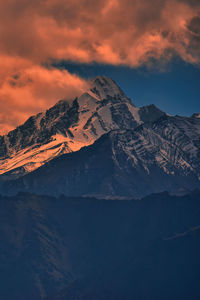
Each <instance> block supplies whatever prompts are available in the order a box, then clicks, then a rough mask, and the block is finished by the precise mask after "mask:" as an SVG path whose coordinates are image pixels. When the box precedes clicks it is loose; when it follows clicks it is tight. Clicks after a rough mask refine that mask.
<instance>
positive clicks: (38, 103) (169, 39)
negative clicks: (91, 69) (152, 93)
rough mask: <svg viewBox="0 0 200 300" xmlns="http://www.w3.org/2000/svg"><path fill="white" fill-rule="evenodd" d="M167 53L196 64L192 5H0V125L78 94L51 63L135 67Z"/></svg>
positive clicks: (99, 0)
mask: <svg viewBox="0 0 200 300" xmlns="http://www.w3.org/2000/svg"><path fill="white" fill-rule="evenodd" d="M174 54H176V55H179V56H180V57H181V58H182V59H183V60H185V61H187V62H190V63H199V62H200V3H199V0H154V1H153V2H152V1H146V0H96V1H93V0H68V1H66V0H34V1H28V0H18V1H16V0H7V1H4V0H0V111H1V112H0V124H1V132H5V131H7V130H8V129H11V128H13V127H14V126H16V125H17V124H19V123H21V122H22V121H24V120H25V118H26V117H28V116H29V115H30V114H32V113H35V112H38V111H40V110H41V109H45V108H46V107H49V106H50V105H51V104H53V103H55V102H56V100H57V99H59V98H63V97H66V98H68V97H72V96H73V95H75V94H77V93H79V92H80V91H81V90H82V89H83V87H85V85H86V82H85V81H84V80H83V79H81V78H78V77H77V76H75V75H73V74H69V72H67V71H58V70H56V69H52V68H47V67H44V66H48V65H49V66H50V63H51V61H52V59H54V60H58V61H59V60H71V61H74V62H84V63H91V62H93V61H95V62H98V63H107V64H113V65H120V64H124V65H128V66H131V67H138V66H140V65H141V64H145V63H148V62H149V61H150V60H151V59H152V58H154V59H157V60H160V59H161V58H162V60H166V61H167V60H169V59H170V58H171V57H172V56H173V55H174Z"/></svg>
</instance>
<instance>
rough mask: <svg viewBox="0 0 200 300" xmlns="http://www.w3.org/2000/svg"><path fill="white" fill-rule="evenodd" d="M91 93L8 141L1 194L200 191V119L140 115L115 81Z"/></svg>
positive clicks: (95, 85) (144, 111)
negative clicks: (24, 192)
mask: <svg viewBox="0 0 200 300" xmlns="http://www.w3.org/2000/svg"><path fill="white" fill-rule="evenodd" d="M89 86H90V87H89V89H88V90H87V91H86V92H85V93H83V95H81V96H80V97H79V98H76V99H74V100H71V101H64V100H62V101H59V102H58V103H57V104H56V105H55V106H53V107H52V108H50V109H49V110H47V111H46V112H45V113H42V114H38V115H36V116H34V117H31V118H29V119H28V120H27V122H25V124H23V125H22V126H20V127H18V128H17V129H15V130H14V131H12V132H10V133H8V135H7V136H4V137H1V143H0V145H1V149H0V153H1V160H0V162H1V163H0V164H1V176H0V191H1V193H4V194H9V195H14V194H15V193H16V192H18V191H28V192H33V193H37V194H48V195H55V196H58V195H61V194H65V195H67V196H95V197H99V198H101V197H102V198H127V197H128V198H129V197H135V198H140V197H143V196H145V195H148V194H150V193H158V192H162V191H169V192H171V193H176V194H183V193H184V192H187V191H190V190H193V189H195V188H199V187H200V138H199V137H200V118H199V117H198V115H199V114H194V115H193V116H191V117H180V116H169V115H167V114H165V113H164V112H162V111H160V110H159V109H158V108H157V107H156V106H154V105H149V106H145V107H141V108H136V107H135V106H134V105H133V104H132V102H131V101H130V99H128V98H127V97H126V95H125V94H124V92H123V91H122V90H121V89H120V88H119V87H118V86H117V85H116V83H115V82H114V81H113V80H112V79H110V78H107V77H102V76H101V77H97V78H95V79H94V80H91V81H90V83H89Z"/></svg>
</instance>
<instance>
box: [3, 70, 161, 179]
mask: <svg viewBox="0 0 200 300" xmlns="http://www.w3.org/2000/svg"><path fill="white" fill-rule="evenodd" d="M163 114H164V113H163V112H161V111H160V110H159V109H158V108H156V107H155V106H149V107H146V108H141V109H139V108H136V107H135V106H134V105H133V104H132V102H131V101H130V99H128V98H127V97H126V95H125V94H124V92H123V91H122V90H121V89H120V88H119V87H118V86H117V84H116V83H115V82H114V81H113V80H112V79H110V78H107V77H105V76H100V77H97V78H95V79H93V80H91V81H90V88H89V89H88V90H87V91H86V92H85V93H83V94H82V95H81V96H80V97H79V98H76V99H74V100H70V101H65V100H61V101H59V102H58V103H57V104H56V105H55V106H53V107H52V108H50V109H49V110H47V111H46V112H43V113H39V114H37V115H36V116H32V117H30V118H29V119H28V120H27V121H26V122H25V123H24V124H23V125H21V126H19V127H17V128H16V129H15V130H13V131H11V132H9V133H8V134H7V135H6V136H1V137H0V174H5V173H8V175H9V176H11V175H12V176H15V177H19V176H21V175H24V174H25V173H27V172H31V171H33V170H35V169H37V168H38V167H40V166H41V165H43V164H45V163H46V162H48V161H50V160H51V159H53V158H55V157H57V156H60V155H62V154H64V153H69V152H74V151H78V150H79V149H81V148H82V147H84V146H88V145H91V144H92V143H94V141H95V140H97V139H98V138H99V137H100V136H102V135H103V134H105V133H106V132H109V131H110V130H114V129H128V128H131V129H133V128H135V127H136V126H138V125H139V124H141V123H142V122H144V121H146V120H148V118H149V120H151V118H153V120H154V119H156V118H158V117H160V116H161V115H163Z"/></svg>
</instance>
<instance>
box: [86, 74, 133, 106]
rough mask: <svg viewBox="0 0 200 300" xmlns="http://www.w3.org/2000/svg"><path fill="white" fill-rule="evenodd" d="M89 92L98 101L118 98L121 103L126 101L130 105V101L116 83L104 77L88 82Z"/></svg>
mask: <svg viewBox="0 0 200 300" xmlns="http://www.w3.org/2000/svg"><path fill="white" fill-rule="evenodd" d="M89 91H90V92H92V93H93V94H92V95H95V97H97V99H99V100H104V99H107V98H109V97H112V98H115V97H118V98H119V99H121V100H122V101H128V102H130V103H131V101H130V99H128V98H127V96H126V95H125V93H124V92H123V91H122V90H121V89H120V87H119V86H118V85H117V84H116V82H115V81H114V80H113V79H111V78H109V77H106V76H98V77H96V78H94V79H92V80H90V89H89Z"/></svg>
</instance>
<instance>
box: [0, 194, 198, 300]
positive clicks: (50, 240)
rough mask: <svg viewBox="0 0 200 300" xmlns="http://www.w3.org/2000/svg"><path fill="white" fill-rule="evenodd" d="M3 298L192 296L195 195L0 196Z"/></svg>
mask: <svg viewBox="0 0 200 300" xmlns="http://www.w3.org/2000/svg"><path fill="white" fill-rule="evenodd" d="M0 220H1V226H0V282H1V284H0V299H3V300H11V299H12V300H27V299H29V300H36V299H37V300H41V299H45V300H58V299H59V300H74V299H76V300H88V299H95V300H122V299H124V300H132V299H142V300H149V299H155V300H160V299H164V300H168V299H172V300H175V299H176V300H179V299H180V300H188V299H193V300H197V299H199V298H200V285H199V280H200V269H199V265H200V256H199V251H200V193H199V191H196V192H195V193H191V194H189V195H187V196H182V197H176V196H170V195H169V194H168V193H162V194H154V195H150V196H148V197H146V198H143V199H142V200H139V201H138V200H129V201H127V200H125V201H118V200H112V201H109V200H108V201H105V200H97V199H95V198H67V197H64V196H62V197H59V198H53V197H48V196H36V195H33V194H28V193H20V194H18V195H16V196H14V197H3V196H1V197H0Z"/></svg>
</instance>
